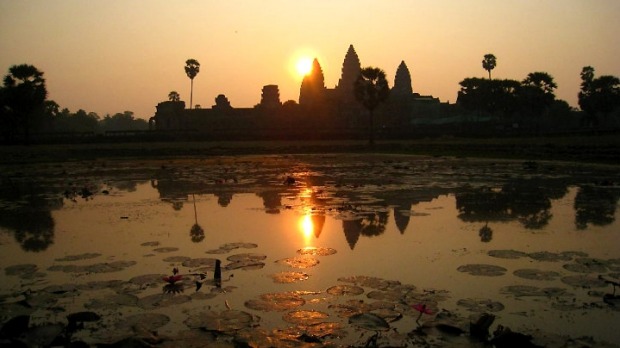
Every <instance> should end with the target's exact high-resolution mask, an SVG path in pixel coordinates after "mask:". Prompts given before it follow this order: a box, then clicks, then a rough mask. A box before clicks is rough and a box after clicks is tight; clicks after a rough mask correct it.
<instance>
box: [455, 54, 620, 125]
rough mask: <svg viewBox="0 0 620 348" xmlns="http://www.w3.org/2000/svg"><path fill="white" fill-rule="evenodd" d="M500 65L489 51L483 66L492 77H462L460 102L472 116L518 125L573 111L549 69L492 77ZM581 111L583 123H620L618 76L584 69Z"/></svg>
mask: <svg viewBox="0 0 620 348" xmlns="http://www.w3.org/2000/svg"><path fill="white" fill-rule="evenodd" d="M496 66H497V58H496V57H495V56H494V55H493V54H490V53H489V54H486V55H485V56H484V59H483V60H482V67H483V69H484V70H487V71H488V73H489V78H488V79H484V78H477V77H468V78H465V79H464V80H462V81H461V82H460V83H459V85H460V86H461V88H460V90H459V92H458V98H457V105H459V106H461V107H462V108H463V109H464V110H466V111H467V112H469V113H470V114H472V115H476V116H480V117H485V116H486V117H491V118H495V119H499V120H503V121H509V122H513V123H515V124H519V123H521V124H528V125H530V126H531V125H535V124H540V123H541V122H544V121H545V120H551V121H554V122H557V121H558V119H557V117H558V116H560V117H561V116H566V115H568V114H570V111H571V110H572V109H571V108H570V106H569V105H568V103H567V102H566V101H564V100H560V99H557V98H556V96H555V90H556V88H557V84H556V83H555V81H554V79H553V76H551V75H550V74H548V73H547V72H542V71H537V72H532V73H529V74H528V75H527V76H526V77H525V78H524V79H523V80H521V81H517V80H512V79H492V77H491V71H492V70H493V69H494V68H495V67H496ZM581 79H582V83H581V90H580V92H579V95H578V97H579V107H580V108H581V110H582V111H583V113H581V114H579V118H580V119H579V122H580V123H581V126H589V127H592V126H599V125H613V126H615V127H617V126H619V125H620V124H619V121H620V120H618V116H619V115H618V114H619V113H620V80H619V79H618V77H615V76H611V75H604V76H600V77H595V76H594V68H592V67H591V66H586V67H584V68H583V70H582V72H581Z"/></svg>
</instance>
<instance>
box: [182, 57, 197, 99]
mask: <svg viewBox="0 0 620 348" xmlns="http://www.w3.org/2000/svg"><path fill="white" fill-rule="evenodd" d="M199 72H200V63H198V61H197V60H196V59H188V60H186V61H185V73H186V74H187V77H189V79H190V80H191V90H190V94H189V108H190V109H191V108H192V97H193V95H194V77H196V75H198V73H199Z"/></svg>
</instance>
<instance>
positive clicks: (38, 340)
mask: <svg viewBox="0 0 620 348" xmlns="http://www.w3.org/2000/svg"><path fill="white" fill-rule="evenodd" d="M64 330H65V327H64V325H61V324H46V325H41V326H34V327H31V328H30V329H28V331H27V332H26V333H24V335H23V336H24V339H23V340H24V341H23V342H24V343H26V346H28V347H48V346H49V345H51V343H52V342H53V341H54V340H55V339H56V338H57V337H58V336H59V335H60V334H61V333H62V332H63V331H64Z"/></svg>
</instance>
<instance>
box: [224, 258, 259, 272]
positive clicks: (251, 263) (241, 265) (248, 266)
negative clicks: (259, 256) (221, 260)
mask: <svg viewBox="0 0 620 348" xmlns="http://www.w3.org/2000/svg"><path fill="white" fill-rule="evenodd" d="M263 267H265V263H264V262H261V261H255V260H244V261H236V262H232V263H229V264H228V265H226V266H225V267H224V269H226V270H229V271H231V270H234V269H243V270H245V271H251V270H257V269H261V268H263Z"/></svg>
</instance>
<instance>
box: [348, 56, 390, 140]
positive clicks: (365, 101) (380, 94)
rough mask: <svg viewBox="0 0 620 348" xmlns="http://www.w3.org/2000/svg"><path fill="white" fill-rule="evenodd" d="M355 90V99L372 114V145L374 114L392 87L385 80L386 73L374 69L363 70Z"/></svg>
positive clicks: (370, 118)
mask: <svg viewBox="0 0 620 348" xmlns="http://www.w3.org/2000/svg"><path fill="white" fill-rule="evenodd" d="M353 89H354V92H355V99H356V100H357V101H358V102H360V103H361V104H362V105H363V106H364V107H365V108H366V109H368V111H369V112H370V115H369V133H368V143H369V144H371V145H372V144H374V134H373V112H374V110H375V109H376V108H377V106H379V104H380V103H382V102H384V101H385V100H386V99H387V97H388V96H389V94H390V87H389V86H388V82H387V80H386V79H385V72H384V71H383V70H381V69H379V68H374V67H366V68H363V69H362V70H361V71H360V75H359V76H358V78H357V80H356V81H355V84H354V86H353Z"/></svg>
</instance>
